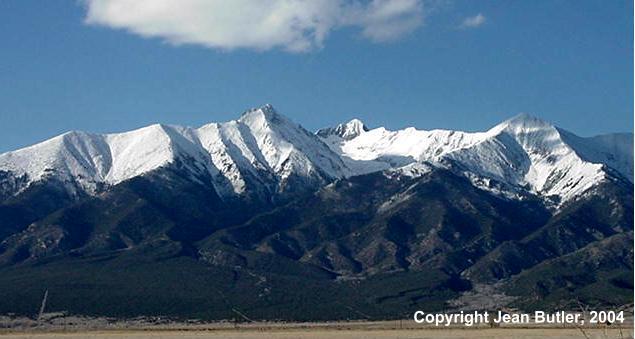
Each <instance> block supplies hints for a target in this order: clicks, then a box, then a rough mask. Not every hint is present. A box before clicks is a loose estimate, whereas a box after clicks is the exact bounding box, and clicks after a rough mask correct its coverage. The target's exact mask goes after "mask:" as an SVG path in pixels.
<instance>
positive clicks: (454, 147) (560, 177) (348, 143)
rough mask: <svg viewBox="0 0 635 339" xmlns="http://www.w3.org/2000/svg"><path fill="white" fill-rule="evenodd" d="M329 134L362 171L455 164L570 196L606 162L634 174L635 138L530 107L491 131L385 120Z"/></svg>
mask: <svg viewBox="0 0 635 339" xmlns="http://www.w3.org/2000/svg"><path fill="white" fill-rule="evenodd" d="M322 137H323V140H324V141H325V142H326V143H327V144H328V145H329V146H330V147H331V149H333V150H334V151H335V152H337V153H339V154H340V155H342V158H343V159H344V160H345V161H346V162H347V164H348V165H349V167H351V168H352V169H353V170H354V171H357V172H358V173H364V172H368V171H372V170H376V169H377V168H382V167H383V168H391V167H395V163H400V164H401V165H402V166H403V165H405V164H409V163H412V162H415V161H417V162H422V161H425V162H430V163H435V164H438V165H441V166H445V165H448V164H449V163H452V164H454V165H456V166H458V167H459V168H461V170H462V171H463V172H464V174H466V175H467V176H468V177H469V178H471V179H473V178H491V179H495V180H497V181H500V182H503V183H506V184H509V185H511V186H512V187H518V188H521V187H528V188H529V189H530V190H531V191H533V192H534V193H537V194H540V195H543V196H553V195H555V196H558V197H560V199H561V201H563V202H564V201H566V200H569V199H571V198H573V197H575V196H576V195H578V194H580V193H582V192H584V191H585V190H587V189H588V188H590V187H591V186H593V185H594V184H596V183H598V182H599V181H601V180H603V179H604V178H605V175H606V172H605V170H604V167H603V166H604V165H607V166H609V167H612V168H614V169H616V170H617V171H619V172H620V173H622V174H623V175H625V176H626V177H627V178H629V179H630V180H631V181H632V177H633V176H632V167H633V147H632V141H631V143H630V144H629V143H628V142H626V141H625V140H626V139H628V138H627V137H625V136H621V137H617V136H601V137H596V138H580V137H577V136H575V135H574V134H572V133H570V132H567V131H564V130H562V129H559V128H556V127H554V126H553V125H551V124H549V123H547V122H545V121H543V120H540V119H538V118H535V117H532V116H529V115H526V114H521V115H518V116H516V117H514V118H512V119H509V120H507V121H505V122H503V123H501V124H499V125H497V126H495V127H493V128H492V129H490V130H488V131H486V132H477V133H465V132H456V131H447V130H432V131H422V130H417V129H414V128H406V129H404V130H399V131H388V130H386V129H384V128H383V127H380V128H376V129H373V130H369V131H364V132H362V133H360V134H359V135H358V136H356V137H354V138H352V139H345V138H342V137H341V136H339V135H337V134H336V133H330V134H322ZM630 138H631V139H632V135H631V136H630ZM479 180H480V179H479Z"/></svg>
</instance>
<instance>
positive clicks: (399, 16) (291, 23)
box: [83, 0, 424, 52]
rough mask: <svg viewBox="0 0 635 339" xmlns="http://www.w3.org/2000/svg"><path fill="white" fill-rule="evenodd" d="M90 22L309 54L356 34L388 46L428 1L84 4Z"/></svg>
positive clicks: (184, 40) (90, 0)
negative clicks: (339, 35)
mask: <svg viewBox="0 0 635 339" xmlns="http://www.w3.org/2000/svg"><path fill="white" fill-rule="evenodd" d="M83 3H84V4H85V7H86V17H85V22H86V23H87V24H90V25H99V26H106V27H110V28H114V29H123V30H126V31H129V32H131V33H134V34H137V35H140V36H142V37H147V38H160V39H163V40H164V41H166V42H169V43H171V44H174V45H182V44H194V45H201V46H205V47H209V48H217V49H224V50H233V49H240V48H246V49H255V50H262V51H266V50H270V49H275V48H280V49H283V50H286V51H290V52H307V51H311V50H315V49H319V48H321V47H323V45H324V42H325V40H326V38H327V37H328V35H329V34H330V33H331V32H332V31H334V30H337V29H341V28H350V27H352V28H357V29H359V30H360V31H361V35H362V36H363V37H365V38H367V39H369V40H371V41H373V42H386V41H390V40H394V39H397V38H399V37H401V36H403V35H404V34H407V33H409V32H412V31H413V30H415V29H416V28H417V27H419V26H420V25H422V24H423V18H424V15H423V0H83Z"/></svg>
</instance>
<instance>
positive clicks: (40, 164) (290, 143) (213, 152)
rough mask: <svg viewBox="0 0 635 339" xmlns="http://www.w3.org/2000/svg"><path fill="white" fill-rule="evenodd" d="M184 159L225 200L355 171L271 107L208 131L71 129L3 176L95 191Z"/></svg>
mask: <svg viewBox="0 0 635 339" xmlns="http://www.w3.org/2000/svg"><path fill="white" fill-rule="evenodd" d="M176 161H180V163H181V164H182V165H183V166H185V167H186V168H187V170H188V172H189V173H190V174H192V177H193V178H194V179H196V180H203V179H201V178H204V177H205V176H208V177H211V178H212V184H213V185H214V186H215V187H216V189H217V191H219V193H220V194H221V195H235V194H241V193H243V192H245V190H247V189H264V190H275V189H277V187H276V186H280V184H282V183H284V182H285V180H287V179H289V178H290V177H292V176H297V177H299V178H305V179H306V181H307V182H309V183H311V182H315V183H322V182H325V181H327V180H331V179H332V178H336V177H342V176H344V175H346V174H348V172H347V171H348V170H347V168H346V166H345V165H344V164H343V162H342V161H341V159H340V157H339V156H338V155H337V154H335V153H334V152H332V151H331V150H330V149H329V148H328V147H327V146H326V145H325V144H323V143H322V142H321V141H320V140H319V138H318V137H316V136H315V135H313V134H311V133H309V132H307V131H306V130H304V129H303V128H302V127H300V126H299V125H297V124H294V123H292V122H291V121H289V120H288V119H287V118H284V117H283V116H281V115H279V114H277V113H276V112H275V110H274V109H273V107H271V106H270V105H266V106H264V107H262V108H259V109H254V110H250V111H248V112H246V113H245V114H243V116H242V117H241V118H240V119H238V120H236V121H230V122H226V123H217V124H209V125H205V126H202V127H201V128H198V129H194V128H190V127H180V126H167V125H152V126H148V127H144V128H141V129H138V130H134V131H130V132H125V133H116V134H104V135H101V134H90V133H83V132H70V133H66V134H63V135H61V136H58V137H55V138H53V139H50V140H47V141H44V142H42V143H39V144H36V145H33V146H30V147H27V148H24V149H21V150H17V151H14V152H8V153H4V154H1V155H0V171H5V172H10V173H12V174H13V175H14V176H22V175H26V176H28V179H29V182H34V181H39V180H42V179H45V178H48V177H53V178H55V179H58V180H61V181H62V182H67V183H69V190H70V189H72V188H73V189H74V187H75V186H79V187H81V188H83V189H84V190H86V191H88V192H91V193H92V192H95V191H96V189H97V187H98V184H100V183H105V184H111V185H112V184H117V183H119V182H122V181H124V180H127V179H130V178H133V177H136V176H139V175H142V174H145V173H148V172H150V171H152V170H155V169H157V168H160V167H162V166H166V165H168V164H171V163H174V162H176Z"/></svg>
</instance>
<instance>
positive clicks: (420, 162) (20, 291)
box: [0, 105, 633, 320]
mask: <svg viewBox="0 0 635 339" xmlns="http://www.w3.org/2000/svg"><path fill="white" fill-rule="evenodd" d="M632 239H633V135H632V134H629V133H623V134H607V135H600V136H596V137H590V138H585V137H580V136H577V135H575V134H574V133H572V132H569V131H566V130H564V129H562V128H559V127H556V126H554V125H552V124H550V123H548V122H546V121H543V120H541V119H539V118H536V117H533V116H530V115H526V114H521V115H517V116H515V117H512V118H511V119H509V120H506V121H504V122H502V123H500V124H498V125H496V126H494V127H492V128H491V129H489V130H487V131H484V132H460V131H449V130H430V131H426V130H417V129H415V128H406V129H403V130H397V131H390V130H387V129H385V128H382V127H380V128H375V129H369V128H368V127H366V126H365V125H364V123H363V122H361V121H359V120H357V119H354V120H351V121H350V122H347V123H343V124H340V125H338V126H335V127H330V128H324V129H320V130H318V131H317V132H315V133H312V132H309V131H307V130H306V129H304V128H303V127H301V126H300V125H298V124H297V123H295V122H293V121H291V120H290V119H289V118H287V117H285V116H283V115H281V114H279V113H278V112H276V110H275V109H274V108H273V107H272V106H271V105H265V106H263V107H260V108H256V109H251V110H248V111H246V112H245V113H243V114H242V115H241V116H240V117H239V118H238V119H237V120H233V121H229V122H224V123H210V124H207V125H204V126H202V127H200V128H190V127H181V126H172V125H161V124H158V125H151V126H148V127H145V128H141V129H138V130H134V131H130V132H125V133H117V134H93V133H86V132H78V131H73V132H69V133H65V134H63V135H60V136H58V137H55V138H52V139H50V140H47V141H44V142H41V143H38V144H35V145H33V146H30V147H26V148H23V149H20V150H16V151H12V152H7V153H4V154H1V155H0V300H3V301H0V313H8V312H13V313H23V314H32V313H33V312H35V310H36V309H37V307H38V305H39V299H41V297H42V294H43V293H44V291H45V290H49V291H50V292H49V298H50V301H49V303H48V304H49V306H48V307H49V308H51V309H52V310H59V311H67V312H71V313H76V314H89V315H110V316H121V317H130V316H138V315H165V316H174V317H183V318H195V317H196V318H205V319H230V318H243V317H246V315H248V317H249V318H250V319H256V318H258V319H284V320H330V319H359V318H365V319H385V318H393V317H400V316H402V315H403V314H407V313H408V312H411V311H414V310H419V309H424V310H440V309H448V308H456V309H475V308H484V307H491V308H497V307H498V308H500V307H515V308H520V309H532V308H533V309H535V308H540V309H545V308H553V309H557V308H573V307H575V306H577V305H578V304H577V303H578V302H579V301H582V302H584V303H586V304H590V305H594V306H598V307H599V306H616V305H617V306H622V305H625V304H629V303H631V304H632V293H633V278H632V277H633V246H632ZM493 289H495V290H496V291H497V292H498V293H497V294H496V295H497V297H496V298H494V297H491V298H489V297H488V298H486V299H488V300H489V301H488V302H484V301H483V296H488V295H491V291H492V290H493ZM298 310H301V311H298Z"/></svg>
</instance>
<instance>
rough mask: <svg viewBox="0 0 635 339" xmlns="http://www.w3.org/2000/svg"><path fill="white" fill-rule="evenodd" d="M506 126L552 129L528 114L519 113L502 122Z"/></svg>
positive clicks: (544, 122) (539, 119)
mask: <svg viewBox="0 0 635 339" xmlns="http://www.w3.org/2000/svg"><path fill="white" fill-rule="evenodd" d="M503 124H506V125H507V126H523V127H553V125H552V124H551V123H549V122H547V121H545V120H543V119H541V118H538V117H536V116H534V115H531V114H529V113H520V114H517V115H515V116H513V117H511V118H510V119H507V120H505V121H504V122H503Z"/></svg>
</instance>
